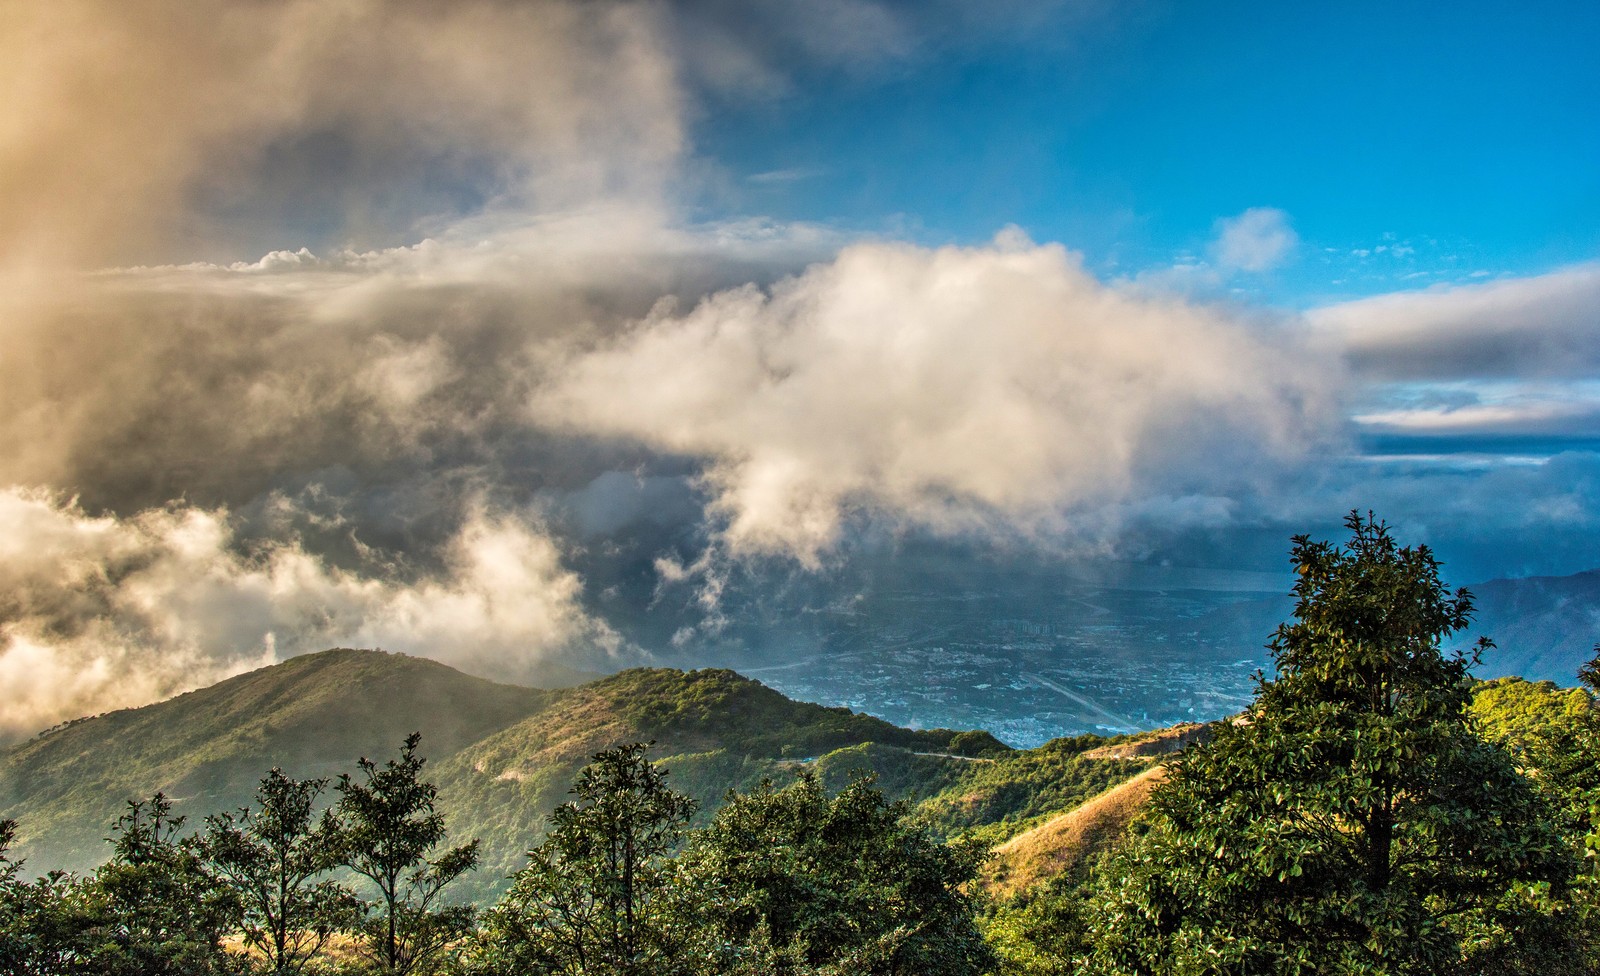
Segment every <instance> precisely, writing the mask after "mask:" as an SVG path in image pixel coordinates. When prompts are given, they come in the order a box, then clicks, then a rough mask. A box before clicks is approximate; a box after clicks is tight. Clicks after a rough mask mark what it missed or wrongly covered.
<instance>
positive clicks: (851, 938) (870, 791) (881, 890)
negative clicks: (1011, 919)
mask: <svg viewBox="0 0 1600 976" xmlns="http://www.w3.org/2000/svg"><path fill="white" fill-rule="evenodd" d="M906 812H907V811H906V808H905V806H904V805H903V804H899V803H889V802H887V801H886V800H885V799H884V796H883V794H882V793H881V792H880V791H879V790H877V789H876V788H875V787H874V786H873V785H872V783H871V781H870V780H866V779H857V780H856V781H854V782H853V783H851V784H850V785H849V786H848V787H846V788H845V789H844V790H843V791H841V792H840V793H839V794H838V795H837V796H834V797H829V796H828V795H827V794H826V793H825V792H824V790H823V788H822V786H821V784H820V783H819V782H818V780H817V778H816V777H815V776H813V775H810V774H809V773H806V774H802V775H801V777H800V778H799V779H798V780H797V781H796V782H795V783H793V784H792V785H790V786H788V787H785V788H784V789H781V790H778V789H774V788H773V786H772V784H771V783H764V784H763V785H762V786H761V787H759V788H757V789H756V790H754V791H752V792H750V793H746V794H737V793H734V794H730V795H729V797H728V800H727V802H726V804H724V806H723V807H722V809H721V810H720V811H718V813H717V816H716V817H715V819H714V820H713V821H712V822H711V824H710V826H708V827H707V828H706V829H705V830H703V831H701V832H700V833H698V834H696V835H694V836H693V837H692V838H691V839H690V842H689V844H688V846H687V848H686V849H685V851H684V854H683V856H682V857H681V858H680V862H681V866H680V870H679V875H678V879H677V883H676V886H675V887H676V889H677V891H678V892H680V895H679V897H680V908H679V911H680V913H681V916H682V917H683V918H684V920H685V926H686V927H692V928H693V929H695V930H696V944H697V945H698V947H699V953H698V955H699V957H700V958H701V959H702V960H703V961H702V962H701V963H700V964H699V965H700V968H698V969H697V970H696V972H706V973H728V974H731V973H751V974H754V973H770V974H785V976H789V974H794V976H798V974H802V973H825V972H826V973H834V972H837V973H850V974H873V976H913V974H923V973H938V974H941V976H965V974H974V976H975V974H977V973H979V972H982V971H984V970H985V967H987V966H988V965H989V964H990V963H991V962H992V961H993V960H992V957H991V955H990V953H989V951H988V948H987V947H986V946H985V945H984V942H983V939H982V936H981V935H980V934H979V932H978V929H977V926H976V924H975V922H974V918H973V915H974V912H973V905H972V902H971V900H970V899H969V898H968V896H967V895H966V894H965V893H964V891H963V885H965V884H967V883H968V882H970V881H972V880H973V879H974V878H975V877H976V876H977V868H978V865H979V864H980V863H981V861H982V860H983V857H984V856H985V855H984V854H983V853H982V852H980V851H979V850H977V849H976V848H968V847H955V846H948V845H945V844H942V843H940V842H939V841H938V840H937V839H935V838H934V837H933V836H932V835H931V834H930V833H929V832H928V831H927V830H926V829H925V828H923V827H921V826H920V825H917V824H915V823H913V822H911V821H910V820H908V819H907V817H906Z"/></svg>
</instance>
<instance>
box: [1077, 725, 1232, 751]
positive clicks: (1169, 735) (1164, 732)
mask: <svg viewBox="0 0 1600 976" xmlns="http://www.w3.org/2000/svg"><path fill="white" fill-rule="evenodd" d="M1209 728H1210V726H1208V725H1200V724H1198V723H1195V722H1185V723H1184V724H1182V725H1174V726H1172V727H1171V728H1167V729H1157V730H1155V731H1154V732H1147V733H1145V734H1144V735H1141V736H1139V737H1138V738H1137V739H1133V740H1131V741H1128V742H1118V743H1116V744H1114V745H1109V746H1101V747H1100V748H1098V749H1090V750H1089V751H1087V752H1085V753H1084V754H1083V758H1085V759H1143V758H1147V757H1150V756H1167V755H1171V754H1172V753H1174V752H1178V751H1180V750H1182V749H1185V748H1188V747H1189V746H1191V745H1193V744H1194V743H1196V742H1198V741H1200V740H1201V739H1204V738H1205V737H1206V735H1207V734H1208V731H1207V730H1208V729H1209Z"/></svg>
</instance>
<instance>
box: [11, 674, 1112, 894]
mask: <svg viewBox="0 0 1600 976" xmlns="http://www.w3.org/2000/svg"><path fill="white" fill-rule="evenodd" d="M413 730H420V731H421V732H422V734H423V748H422V752H423V754H424V755H425V756H426V757H427V758H428V767H427V776H428V777H429V778H430V779H432V780H433V781H434V782H435V783H436V784H437V786H438V787H439V791H440V798H439V806H440V809H441V811H442V812H444V813H445V815H446V816H447V818H448V822H449V824H450V827H451V832H452V834H453V835H454V836H456V837H458V838H465V837H479V838H482V840H483V841H484V855H485V856H484V866H483V870H482V871H480V872H479V875H478V877H477V878H476V879H474V881H473V883H472V884H471V885H469V886H468V887H469V891H468V893H470V894H474V895H478V896H483V895H486V894H488V893H489V892H490V891H491V890H492V889H494V888H496V887H498V886H499V883H500V881H501V879H503V878H504V876H505V875H506V874H508V873H510V872H511V871H513V870H515V869H516V868H517V867H518V866H520V864H521V859H522V853H523V851H525V850H526V849H527V847H528V846H529V845H530V844H531V843H532V842H534V841H535V840H536V838H537V835H538V831H539V828H540V824H541V821H542V820H543V818H544V816H545V815H546V814H547V813H548V812H549V810H550V809H551V808H552V807H553V806H554V805H555V804H557V803H559V802H561V801H562V800H563V799H564V798H565V795H566V790H567V788H568V786H569V785H570V783H571V781H572V778H573V776H574V774H575V773H576V772H577V770H578V769H579V768H580V767H581V766H582V765H583V764H584V763H585V762H586V761H587V760H588V759H589V757H590V756H591V755H593V754H594V753H595V752H598V751H600V750H601V749H605V748H608V747H611V746H615V745H618V744H621V743H625V742H632V741H654V742H655V743H656V746H655V747H654V748H653V749H652V750H651V756H652V757H653V758H655V759H656V760H658V761H660V762H662V763H663V764H664V765H665V766H666V767H667V768H668V769H669V770H670V772H671V783H672V785H673V786H674V787H676V788H677V789H679V790H682V791H684V792H687V793H689V794H691V795H693V796H694V797H695V798H696V799H698V800H699V801H700V803H701V805H702V807H703V809H704V811H706V814H709V812H710V811H711V810H713V809H715V807H716V806H717V805H718V803H719V802H720V801H721V799H722V797H723V796H724V794H725V793H726V791H727V790H728V789H729V788H730V787H731V788H739V789H747V788H749V787H751V786H754V785H755V784H757V783H759V782H760V781H761V780H762V779H767V778H770V779H773V780H775V781H779V782H783V781H787V780H789V779H792V778H793V777H794V776H795V775H797V774H798V773H799V772H800V771H801V770H802V769H807V768H809V769H812V770H814V771H815V772H816V774H817V775H818V776H820V777H821V778H822V779H823V781H824V782H825V783H827V784H828V785H829V786H831V787H838V786H842V785H843V784H844V783H846V782H848V780H849V779H850V778H851V777H852V776H855V775H859V774H860V773H862V772H869V773H873V774H875V775H877V776H878V777H879V782H880V784H881V785H882V786H883V788H884V789H885V790H886V791H887V792H889V793H890V794H891V795H893V796H896V797H914V798H918V799H921V798H932V799H931V800H930V804H932V805H931V807H930V808H929V809H930V811H931V813H930V816H932V818H933V819H934V820H935V821H936V822H938V823H941V824H943V825H944V827H946V828H947V829H951V830H955V829H960V828H962V827H965V826H968V825H970V824H972V823H987V822H989V821H991V820H996V819H1006V818H1010V817H1014V816H1018V815H1024V814H1026V815H1034V814H1037V813H1038V812H1040V811H1041V810H1046V809H1050V810H1054V809H1060V808H1062V807H1064V806H1070V805H1071V804H1072V803H1075V802H1077V800H1078V799H1080V798H1081V797H1082V796H1083V795H1088V794H1092V793H1093V792H1095V791H1097V790H1098V789H1100V788H1103V786H1104V785H1105V784H1104V782H1103V780H1104V778H1105V776H1106V775H1108V770H1109V769H1110V766H1108V765H1106V764H1096V765H1095V766H1094V767H1093V775H1092V776H1091V777H1090V780H1089V781H1085V780H1084V778H1083V776H1082V775H1081V774H1080V773H1079V772H1076V771H1068V772H1066V773H1063V772H1062V770H1063V769H1065V766H1066V765H1067V764H1069V763H1070V761H1071V759H1072V757H1073V756H1075V755H1076V753H1077V752H1081V751H1082V750H1083V749H1086V748H1090V747H1092V746H1094V745H1097V744H1099V743H1101V742H1103V741H1104V740H1101V739H1098V738H1096V737H1092V736H1091V737H1084V738H1083V740H1082V741H1078V740H1070V743H1071V744H1070V746H1069V747H1067V748H1063V747H1062V746H1061V744H1060V743H1056V744H1052V746H1050V747H1046V748H1045V749H1043V750H1034V751H1032V752H1028V753H1019V752H1014V751H1013V750H1011V749H1010V748H1008V747H1007V746H1005V745H1004V744H1002V743H1000V742H999V741H997V740H995V739H994V738H993V737H992V736H990V735H988V734H987V733H982V732H954V731H950V730H921V731H917V730H911V729H904V728H900V727H897V726H894V725H891V724H890V723H888V722H884V721H882V720H880V719H876V718H873V717H871V716H867V715H860V714H855V713H852V712H851V711H849V710H848V709H843V708H826V707H823V706H820V705H813V704H806V703H803V702H796V701H792V700H790V699H788V698H786V697H784V696H783V695H781V694H779V693H778V692H776V691H773V690H772V689H770V688H767V687H765V686H764V685H761V684H760V683H758V682H755V681H752V680H750V679H748V678H744V677H742V676H740V675H738V674H735V673H734V672H732V671H724V670H703V671H690V672H684V671H676V670H670V669H639V670H633V671H625V672H622V673H621V674H617V675H612V676H610V677H607V678H603V679H601V680H599V681H595V682H592V683H590V684H588V685H584V686H581V687H578V688H572V689H565V690H558V691H548V690H538V689H532V688H519V687H513V686H509V685H501V684H496V683H494V682H490V681H485V680H483V679H480V678H474V677H471V676H468V675H465V674H461V673H460V672H458V671H455V670H453V669H451V668H448V667H446V666H444V665H441V664H437V663H435V662H432V661H427V660H423V659H419V658H411V657H406V656H404V655H395V654H384V653H381V652H374V651H354V650H334V651H326V652H323V653H320V654H311V655H307V656H304V657H299V658H294V659H292V660H290V661H287V662H284V663H282V664H278V665H274V666H272V667H268V668H264V669H261V670H259V671H255V672H252V673H250V674H246V675H241V676H238V677H236V678H232V679H229V680H227V681H224V682H221V683H219V684H217V685H214V686H212V687H210V688H205V689H202V690H200V691H195V692H190V693H189V694H186V695H181V696H179V697H177V698H174V699H171V700H169V701H165V702H160V703H157V704H154V705H149V706H146V707H143V708H138V709H129V710H125V711H118V712H112V713H109V714H106V715H101V716H97V717H94V718H89V719H82V720H79V721H77V722H73V723H71V724H69V725H67V726H65V727H62V728H59V729H56V730H53V731H51V732H49V733H46V734H44V735H41V736H39V737H38V738H35V739H33V740H30V741H28V742H25V743H22V744H20V745H18V746H15V747H13V748H12V749H10V750H8V751H7V752H5V753H3V754H0V818H11V819H15V820H17V821H18V822H19V834H18V843H17V844H16V848H15V852H16V853H17V854H19V855H21V856H23V857H25V858H27V859H28V860H29V862H30V863H29V870H30V871H34V872H42V871H45V870H48V869H51V868H66V869H70V870H85V869H87V868H90V867H92V866H94V865H95V864H98V863H99V862H100V861H101V860H103V859H104V857H105V855H106V846H105V844H104V842H103V839H104V837H105V835H106V833H107V832H108V827H109V825H110V823H111V822H112V821H113V820H114V819H115V817H116V816H117V815H118V813H120V812H121V810H122V808H123V805H124V804H125V802H126V801H127V800H128V799H130V798H134V797H145V796H149V795H150V794H151V793H154V792H156V791H157V790H160V791H163V792H165V793H167V794H168V795H169V796H171V797H172V798H173V800H174V808H175V811H176V812H178V813H181V814H183V815H185V816H187V817H188V818H189V822H190V824H191V825H192V826H198V825H199V824H200V823H201V822H202V821H203V819H204V817H205V816H206V815H207V814H210V813H214V812H218V811H222V810H231V809H233V808H235V807H238V806H240V805H243V804H246V803H248V802H249V801H250V795H251V793H252V791H253V790H254V788H255V786H256V784H257V782H258V781H259V779H260V777H261V776H262V775H263V774H264V773H265V772H266V771H267V770H268V769H269V768H271V767H272V766H274V765H278V766H282V767H283V768H284V769H285V770H287V771H288V772H289V773H290V774H291V775H294V776H299V777H307V776H326V777H334V776H337V775H338V774H339V773H341V772H349V771H353V769H354V768H355V760H356V759H357V757H359V756H369V757H372V758H375V759H378V760H382V759H383V758H385V757H388V756H392V755H394V754H395V751H396V749H397V747H398V745H399V743H400V741H401V740H402V739H403V738H404V737H405V735H406V734H408V733H409V732H411V731H413ZM1063 741H1067V740H1063ZM1113 765H1114V764H1113ZM1050 770H1055V773H1054V774H1052V775H1049V776H1046V775H1042V774H1043V773H1046V772H1047V771H1050ZM1002 781H1003V782H1002ZM979 796H982V797H985V798H986V799H985V800H984V801H983V802H982V803H979V804H977V805H976V806H974V805H973V804H972V803H970V802H967V803H963V802H962V801H961V800H959V799H953V798H963V797H965V798H972V797H979ZM952 810H955V811H957V812H956V813H954V814H952V813H951V812H950V811H952Z"/></svg>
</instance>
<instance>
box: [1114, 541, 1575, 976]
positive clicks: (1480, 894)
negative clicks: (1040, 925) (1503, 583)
mask: <svg viewBox="0 0 1600 976" xmlns="http://www.w3.org/2000/svg"><path fill="white" fill-rule="evenodd" d="M1346 524H1347V527H1348V528H1349V529H1350V532H1351V538H1350V540H1349V541H1348V542H1347V543H1346V544H1344V545H1343V546H1335V545H1331V544H1329V543H1326V542H1312V541H1311V540H1310V539H1309V538H1308V537H1305V536H1300V537H1297V538H1296V539H1295V540H1294V546H1293V550H1292V554H1291V558H1292V560H1293V563H1294V565H1295V569H1296V572H1297V573H1298V577H1299V579H1298V582H1297V583H1296V585H1295V589H1294V593H1295V596H1296V598H1297V602H1296V606H1295V615H1294V619H1293V620H1292V621H1290V622H1288V623H1285V624H1283V625H1282V626H1281V627H1280V628H1279V629H1278V631H1277V633H1276V634H1275V636H1274V637H1273V639H1272V642H1271V644H1270V645H1269V646H1270V647H1271V650H1272V653H1273V657H1274V660H1275V663H1276V671H1277V673H1276V675H1275V676H1274V677H1272V678H1264V679H1262V680H1261V681H1260V687H1259V691H1258V694H1257V696H1256V700H1255V704H1254V705H1253V706H1252V707H1251V708H1250V709H1249V710H1248V711H1247V712H1246V713H1245V714H1244V715H1242V716H1240V717H1239V718H1238V719H1236V720H1234V721H1233V722H1224V723H1219V724H1218V726H1217V727H1216V729H1215V731H1214V734H1213V735H1212V737H1211V739H1210V740H1209V741H1208V742H1206V743H1204V744H1201V745H1199V746H1197V747H1194V748H1193V749H1191V750H1190V752H1189V753H1188V754H1186V755H1185V756H1183V757H1182V758H1181V759H1179V760H1178V761H1176V762H1175V763H1173V764H1172V767H1171V776H1170V779H1169V781H1168V782H1167V783H1166V784H1165V785H1164V786H1163V787H1162V788H1160V789H1158V790H1157V791H1156V793H1155V794H1154V797H1153V799H1152V804H1151V812H1150V815H1149V818H1148V827H1147V832H1146V833H1145V834H1144V836H1143V837H1142V838H1141V839H1140V840H1139V842H1138V843H1136V844H1134V845H1133V846H1132V847H1131V848H1130V849H1129V850H1127V851H1126V852H1125V853H1124V854H1123V855H1122V856H1120V857H1119V858H1117V859H1115V860H1114V861H1113V863H1112V864H1110V865H1109V866H1107V867H1106V868H1105V870H1104V871H1103V872H1102V874H1101V877H1102V891H1101V893H1100V896H1099V898H1100V903H1099V906H1098V914H1097V918H1096V921H1095V923H1094V931H1093V932H1092V936H1093V942H1094V943H1095V945H1096V950H1095V953H1096V961H1097V966H1098V968H1099V969H1100V970H1102V971H1106V972H1117V973H1145V972H1159V973H1186V974H1187V973H1273V974H1277V973H1296V974H1299V973H1306V974H1309V973H1333V972H1338V973H1396V974H1399V973H1418V974H1422V973H1441V972H1452V973H1470V972H1504V971H1517V967H1519V966H1522V965H1534V964H1540V965H1542V966H1543V968H1542V969H1541V970H1540V971H1541V972H1545V973H1549V972H1552V971H1554V970H1553V969H1552V968H1551V964H1550V962H1549V960H1551V959H1554V958H1559V955H1560V952H1561V951H1562V945H1561V939H1562V938H1563V937H1564V936H1563V935H1562V931H1563V930H1562V928H1561V927H1560V926H1559V925H1558V924H1557V921H1558V920H1557V910H1558V908H1559V899H1560V896H1561V895H1562V893H1563V891H1564V889H1565V886H1566V885H1567V883H1568V882H1569V880H1570V879H1571V877H1572V873H1573V862H1572V858H1571V856H1570V853H1569V849H1568V847H1567V846H1566V845H1565V844H1564V843H1563V840H1562V838H1561V836H1560V833H1559V831H1558V830H1557V827H1556V822H1555V819H1554V817H1553V814H1552V810H1551V809H1550V806H1549V804H1548V803H1546V802H1545V800H1544V799H1543V798H1542V797H1541V796H1540V795H1539V793H1538V792H1537V791H1536V790H1535V789H1534V788H1533V786H1532V785H1531V784H1530V783H1529V781H1528V780H1527V779H1526V778H1525V777H1524V776H1523V775H1522V774H1521V773H1520V772H1519V771H1518V769H1517V767H1516V764H1515V763H1514V762H1513V760H1512V758H1511V757H1510V756H1509V755H1508V754H1507V753H1506V752H1505V751H1504V750H1502V749H1501V748H1499V747H1498V746H1496V745H1493V744H1491V743H1488V742H1485V741H1484V740H1483V739H1482V738H1480V737H1479V736H1478V735H1477V734H1475V732H1474V729H1473V728H1472V727H1471V724H1470V722H1469V720H1468V715H1467V704H1468V699H1469V676H1468V669H1469V665H1470V664H1471V663H1472V660H1473V658H1472V657H1471V656H1469V655H1466V654H1463V653H1460V652H1457V653H1447V652H1445V651H1444V650H1443V648H1442V646H1441V644H1442V642H1443V641H1444V640H1445V639H1447V638H1449V637H1450V636H1451V635H1453V634H1455V633H1457V632H1458V631H1460V630H1462V629H1463V628H1464V627H1465V626H1466V624H1467V622H1468V620H1469V618H1470V616H1471V613H1472V600H1471V595H1470V594H1469V593H1467V592H1466V591H1465V590H1456V591H1453V592H1452V591H1450V590H1449V589H1448V588H1447V587H1446V586H1445V585H1444V584H1443V582H1442V581H1441V580H1440V576H1439V565H1438V562H1437V561H1436V560H1435V558H1434V557H1433V555H1432V553H1431V552H1430V551H1429V550H1428V549H1427V548H1426V547H1425V546H1417V547H1404V548H1402V547H1400V546H1399V545H1398V544H1397V543H1396V541H1395V540H1394V538H1393V536H1392V535H1391V533H1390V532H1389V529H1388V527H1387V526H1386V525H1384V524H1383V523H1382V522H1379V521H1377V520H1375V519H1374V518H1373V517H1371V516H1370V515H1369V516H1367V517H1365V518H1363V517H1362V516H1360V515H1359V514H1356V513H1352V514H1351V516H1350V518H1349V519H1348V520H1347V523H1346Z"/></svg>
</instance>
